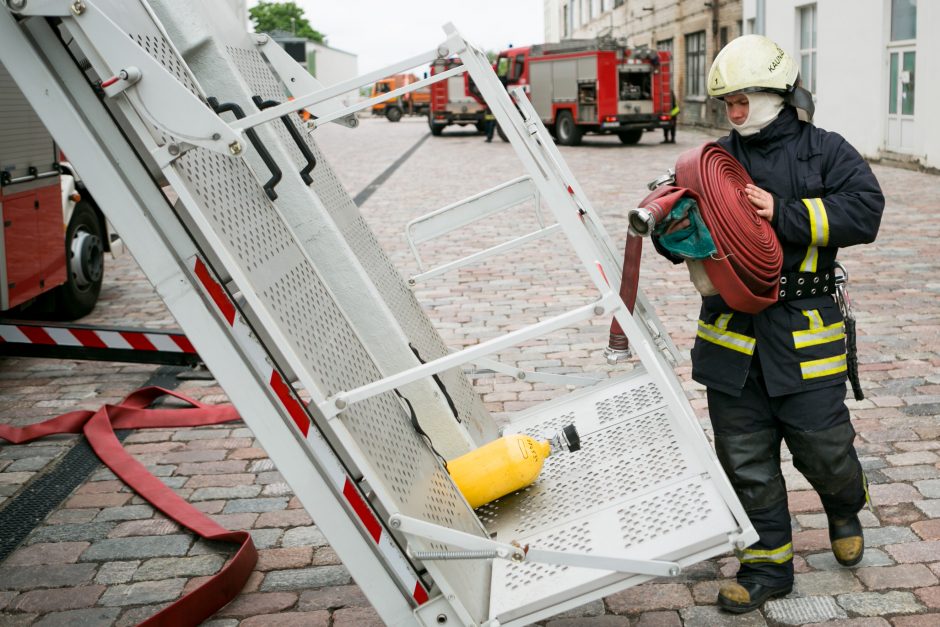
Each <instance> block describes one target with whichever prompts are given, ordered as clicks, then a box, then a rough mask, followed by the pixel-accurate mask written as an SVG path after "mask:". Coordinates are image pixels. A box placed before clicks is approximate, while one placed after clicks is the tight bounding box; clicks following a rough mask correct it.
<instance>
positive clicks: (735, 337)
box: [697, 320, 756, 355]
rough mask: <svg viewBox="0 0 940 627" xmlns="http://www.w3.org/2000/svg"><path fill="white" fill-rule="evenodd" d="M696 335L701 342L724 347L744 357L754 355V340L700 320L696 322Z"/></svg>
mask: <svg viewBox="0 0 940 627" xmlns="http://www.w3.org/2000/svg"><path fill="white" fill-rule="evenodd" d="M697 335H698V336H699V337H700V338H702V339H703V340H707V341H709V342H711V343H713V344H718V345H719V346H724V347H725V348H730V349H731V350H733V351H738V352H739V353H744V354H745V355H753V354H754V345H755V343H756V342H755V340H754V338H752V337H748V336H746V335H742V334H740V333H735V332H734V331H728V330H727V329H722V328H719V327H716V326H714V325H711V324H706V323H704V322H702V321H701V320H699V321H698V334H697Z"/></svg>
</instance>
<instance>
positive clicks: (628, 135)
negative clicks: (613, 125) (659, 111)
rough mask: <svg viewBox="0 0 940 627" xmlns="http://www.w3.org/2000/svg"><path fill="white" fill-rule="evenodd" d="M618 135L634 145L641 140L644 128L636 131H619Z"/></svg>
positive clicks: (622, 139)
mask: <svg viewBox="0 0 940 627" xmlns="http://www.w3.org/2000/svg"><path fill="white" fill-rule="evenodd" d="M617 137H619V138H620V141H622V142H623V143H625V144H628V145H631V146H632V145H633V144H636V143H637V142H639V141H640V138H641V137H643V129H639V130H635V131H624V132H622V133H617Z"/></svg>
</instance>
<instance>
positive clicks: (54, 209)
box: [0, 65, 112, 320]
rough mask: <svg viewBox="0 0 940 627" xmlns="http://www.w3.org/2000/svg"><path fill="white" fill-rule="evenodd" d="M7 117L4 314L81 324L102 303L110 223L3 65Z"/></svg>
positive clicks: (1, 158) (1, 116)
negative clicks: (102, 285) (77, 321)
mask: <svg viewBox="0 0 940 627" xmlns="http://www.w3.org/2000/svg"><path fill="white" fill-rule="evenodd" d="M0 120H3V124H2V125H0V213H2V216H3V238H2V240H0V310H2V311H3V312H4V313H5V314H12V313H13V312H10V311H9V310H16V313H15V314H13V315H17V316H26V317H42V318H57V319H63V320H74V319H75V318H79V317H81V316H84V315H86V314H88V313H90V312H91V310H92V309H94V307H95V303H96V302H97V301H98V294H99V292H100V290H101V282H102V278H103V274H104V253H105V252H106V251H110V250H111V244H112V242H111V241H110V238H109V237H108V236H107V233H108V228H107V222H106V221H105V219H104V216H103V214H102V213H101V210H100V209H99V208H98V206H97V205H96V204H95V201H94V200H93V199H92V197H91V196H90V195H89V194H88V191H87V190H86V189H85V188H84V186H83V184H82V183H81V181H80V180H79V179H78V177H77V176H76V175H75V173H74V172H73V170H72V168H71V166H70V164H69V163H68V162H67V161H65V160H64V158H63V156H62V155H61V153H60V152H59V151H58V148H57V147H56V145H55V143H54V142H53V140H52V137H51V136H50V135H49V133H48V132H47V131H46V129H45V127H44V126H43V124H42V122H41V121H40V120H39V118H38V117H37V116H36V114H35V113H34V112H33V110H32V108H31V107H30V105H29V103H28V102H27V100H26V98H25V97H24V96H23V94H22V93H21V92H20V91H19V89H18V88H17V87H16V84H15V83H14V82H13V79H12V78H11V77H10V75H9V73H8V72H7V71H6V69H5V68H4V67H3V65H0Z"/></svg>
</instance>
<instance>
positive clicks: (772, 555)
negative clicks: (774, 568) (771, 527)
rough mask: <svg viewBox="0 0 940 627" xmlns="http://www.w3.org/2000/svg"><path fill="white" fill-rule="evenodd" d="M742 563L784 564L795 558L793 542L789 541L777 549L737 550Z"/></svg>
mask: <svg viewBox="0 0 940 627" xmlns="http://www.w3.org/2000/svg"><path fill="white" fill-rule="evenodd" d="M737 555H738V559H739V560H740V561H741V563H742V564H759V563H765V564H766V563H771V564H783V563H785V562H789V561H790V560H792V559H793V543H791V542H788V543H786V544H784V545H783V546H781V547H779V548H776V549H769V550H767V549H744V550H743V551H738V552H737Z"/></svg>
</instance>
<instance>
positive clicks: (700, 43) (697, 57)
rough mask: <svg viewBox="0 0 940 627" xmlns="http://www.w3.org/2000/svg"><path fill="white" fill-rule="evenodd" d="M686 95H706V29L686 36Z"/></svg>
mask: <svg viewBox="0 0 940 627" xmlns="http://www.w3.org/2000/svg"><path fill="white" fill-rule="evenodd" d="M685 95H686V96H704V95H705V31H703V30H702V31H699V32H697V33H692V34H691V35H686V36H685Z"/></svg>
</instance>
